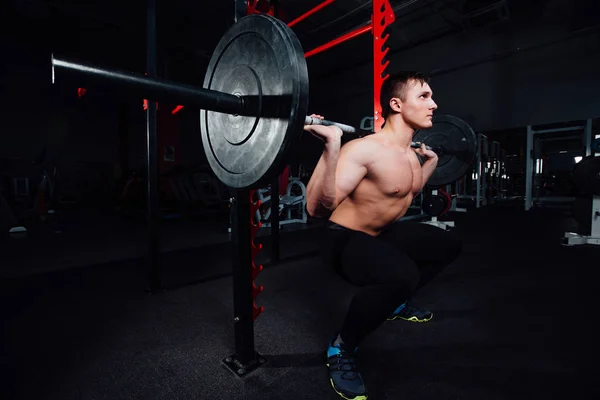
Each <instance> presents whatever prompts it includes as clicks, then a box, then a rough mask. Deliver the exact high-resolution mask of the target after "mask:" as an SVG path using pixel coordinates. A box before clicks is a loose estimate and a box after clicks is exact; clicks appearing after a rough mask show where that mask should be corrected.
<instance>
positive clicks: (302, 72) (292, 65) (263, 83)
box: [200, 14, 309, 189]
mask: <svg viewBox="0 0 600 400" xmlns="http://www.w3.org/2000/svg"><path fill="white" fill-rule="evenodd" d="M204 87H205V88H207V89H211V90H216V91H219V92H225V93H229V94H236V95H239V96H241V97H242V98H243V99H244V101H245V103H246V104H251V105H252V107H251V111H249V112H250V113H251V114H252V115H251V116H248V115H230V114H223V113H219V112H214V111H210V110H201V111H200V130H201V134H202V144H203V146H204V152H205V154H206V156H207V158H208V162H209V165H210V167H211V169H212V170H213V171H214V173H215V174H216V176H217V177H218V178H219V179H220V180H221V181H222V182H223V183H224V184H225V185H227V186H229V187H232V188H239V189H241V188H257V187H260V186H263V185H264V184H266V183H268V182H269V181H270V180H271V179H272V178H273V177H274V176H276V175H277V174H278V173H279V172H281V170H282V169H283V167H284V166H285V163H286V161H287V159H288V157H289V156H290V154H289V151H290V150H291V149H294V148H296V147H297V145H298V139H299V138H300V137H301V135H302V129H303V126H304V120H305V118H306V114H307V111H308V87H309V85H308V70H307V66H306V59H305V58H304V51H303V49H302V46H301V45H300V42H299V40H298V38H297V37H296V35H295V34H294V32H293V31H292V30H291V29H290V28H289V27H288V26H287V25H286V24H285V23H283V22H282V21H280V20H279V19H276V18H274V17H271V16H269V15H266V14H254V15H249V16H246V17H244V18H242V19H240V20H239V21H238V22H237V23H235V24H234V25H233V26H232V27H231V28H230V29H229V30H228V31H227V32H226V33H225V35H224V36H223V37H222V38H221V40H220V41H219V43H218V45H217V47H216V49H215V51H214V52H213V55H212V57H211V60H210V62H209V65H208V69H207V72H206V76H205V78H204Z"/></svg>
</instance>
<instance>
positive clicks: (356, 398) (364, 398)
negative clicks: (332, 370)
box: [325, 363, 368, 400]
mask: <svg viewBox="0 0 600 400" xmlns="http://www.w3.org/2000/svg"><path fill="white" fill-rule="evenodd" d="M325 365H326V366H327V368H329V363H325ZM329 383H331V387H332V388H333V391H334V392H336V393H337V394H338V395H340V397H341V398H342V399H346V400H367V398H368V396H354V397H346V396H345V395H344V394H343V393H341V392H340V391H339V390H337V388H336V387H335V383H333V379H331V378H329Z"/></svg>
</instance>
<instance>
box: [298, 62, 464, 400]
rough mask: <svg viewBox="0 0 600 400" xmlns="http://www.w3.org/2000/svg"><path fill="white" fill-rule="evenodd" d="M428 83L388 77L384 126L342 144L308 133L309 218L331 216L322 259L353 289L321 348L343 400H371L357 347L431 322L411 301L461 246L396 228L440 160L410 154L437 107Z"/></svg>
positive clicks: (411, 226) (442, 236) (335, 132)
mask: <svg viewBox="0 0 600 400" xmlns="http://www.w3.org/2000/svg"><path fill="white" fill-rule="evenodd" d="M428 82H429V81H428V78H426V77H425V76H423V75H420V74H418V73H412V72H411V73H400V74H396V75H393V76H390V77H389V78H388V79H387V80H386V81H385V82H384V84H383V87H382V90H381V105H382V111H383V113H382V115H383V117H384V118H385V125H384V126H383V128H382V129H381V130H380V131H379V132H377V133H374V134H372V135H368V136H366V137H363V138H360V139H356V140H352V141H350V142H348V143H346V144H345V145H344V146H341V137H342V131H341V130H340V129H339V128H336V127H333V126H322V125H309V126H306V127H305V129H306V130H307V131H309V132H311V133H312V134H313V135H315V136H317V137H318V138H320V139H322V140H323V141H324V150H323V154H322V156H321V158H320V160H319V162H318V164H317V166H316V168H315V170H314V172H313V175H312V177H311V179H310V182H309V183H308V186H307V209H308V212H309V214H310V215H311V216H317V217H329V221H328V224H327V229H326V231H327V245H326V249H325V252H324V254H325V257H324V259H325V262H326V264H327V265H331V266H332V267H333V268H335V270H336V271H337V272H338V273H339V274H340V275H341V276H342V277H343V278H344V279H346V280H347V281H349V282H351V283H352V284H354V285H356V286H358V287H359V289H358V291H357V292H356V294H355V295H354V296H353V298H352V300H351V302H350V306H349V309H348V311H347V314H346V316H345V319H344V322H343V325H342V327H341V329H340V331H339V332H337V333H336V334H335V335H334V336H333V338H332V339H331V341H330V343H329V347H328V350H327V360H328V361H327V365H328V367H329V377H330V381H331V385H332V386H333V388H334V390H335V391H336V392H337V393H338V394H339V395H340V396H342V397H343V398H345V399H356V400H358V399H360V400H362V399H366V398H367V389H366V387H365V384H364V382H363V380H362V377H361V375H360V373H359V372H358V371H357V369H356V362H355V358H356V351H357V347H358V345H359V343H360V342H361V341H362V340H363V339H364V338H365V337H366V336H367V335H368V334H370V333H371V332H373V331H374V330H375V329H376V328H377V327H378V326H380V325H381V324H382V323H383V322H384V321H386V320H392V319H396V318H401V319H405V320H410V321H419V322H425V321H428V320H429V319H431V317H432V314H431V313H430V312H429V311H423V310H419V309H417V308H415V307H413V306H410V305H409V304H408V303H407V301H408V300H409V299H410V297H411V295H412V294H413V293H414V292H415V290H416V289H417V288H418V287H421V286H422V285H423V284H425V283H426V282H428V281H429V280H431V279H432V278H433V277H434V276H435V275H436V274H437V273H438V272H439V271H440V270H441V269H442V268H443V267H444V266H446V265H448V264H449V263H451V262H452V261H453V260H454V259H455V258H456V257H457V256H458V254H459V253H460V250H461V243H460V241H459V240H458V239H456V238H455V237H454V235H453V234H452V233H450V232H446V231H443V230H441V229H439V228H437V227H434V226H431V225H427V224H421V223H409V222H398V220H399V219H400V218H401V217H402V216H403V215H404V214H405V213H406V211H407V210H408V208H409V206H410V205H411V203H412V200H413V197H414V196H415V195H417V194H418V193H419V192H420V191H421V190H422V189H423V187H424V185H425V183H426V182H427V180H428V179H429V178H430V177H431V174H432V173H433V171H434V170H435V168H436V165H437V162H438V158H437V155H436V154H435V153H434V152H432V151H430V150H427V149H426V148H425V146H422V147H421V148H419V149H413V148H411V141H412V138H413V134H414V133H415V130H417V129H423V128H429V127H431V126H432V116H433V112H434V111H435V110H436V109H437V105H436V104H435V102H434V101H433V97H432V91H431V88H430V87H429V83H428ZM417 153H418V154H419V155H420V156H421V157H422V158H423V159H424V160H425V162H424V163H423V165H421V164H420V162H419V159H418V157H417Z"/></svg>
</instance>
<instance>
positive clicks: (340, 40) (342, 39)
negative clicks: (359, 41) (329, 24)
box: [304, 24, 373, 58]
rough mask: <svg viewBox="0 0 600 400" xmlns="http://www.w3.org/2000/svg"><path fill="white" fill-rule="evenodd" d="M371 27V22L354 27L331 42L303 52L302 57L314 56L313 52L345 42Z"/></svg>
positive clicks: (319, 51)
mask: <svg viewBox="0 0 600 400" xmlns="http://www.w3.org/2000/svg"><path fill="white" fill-rule="evenodd" d="M372 29H373V27H372V25H371V24H369V25H365V26H363V27H361V28H358V29H355V30H353V31H351V32H348V33H346V34H345V35H342V36H340V37H338V38H335V39H333V40H332V41H331V42H328V43H325V44H323V45H321V46H319V47H317V48H316V49H313V50H311V51H309V52H306V53H304V57H305V58H308V57H310V56H314V55H315V54H319V53H321V52H323V51H325V50H327V49H330V48H332V47H333V46H337V45H338V44H340V43H343V42H345V41H347V40H350V39H352V38H355V37H357V36H359V35H362V34H363V33H365V32H369V31H371V30H372Z"/></svg>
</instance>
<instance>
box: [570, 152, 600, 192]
mask: <svg viewBox="0 0 600 400" xmlns="http://www.w3.org/2000/svg"><path fill="white" fill-rule="evenodd" d="M573 181H574V182H575V186H576V187H577V189H579V191H580V192H582V193H587V194H591V195H596V196H600V157H595V156H587V157H584V158H583V159H582V160H581V161H579V162H578V163H577V164H575V166H574V167H573Z"/></svg>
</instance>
